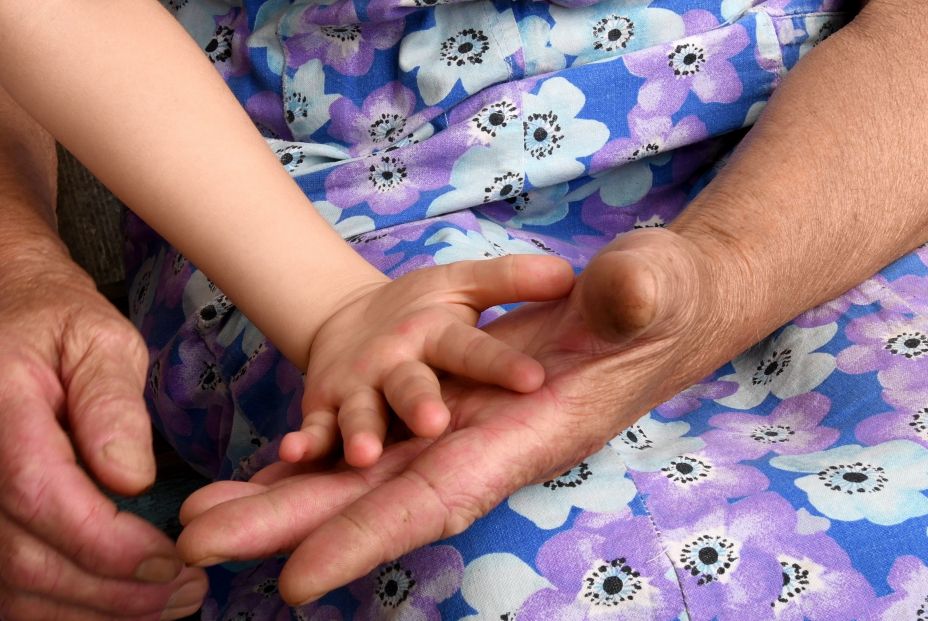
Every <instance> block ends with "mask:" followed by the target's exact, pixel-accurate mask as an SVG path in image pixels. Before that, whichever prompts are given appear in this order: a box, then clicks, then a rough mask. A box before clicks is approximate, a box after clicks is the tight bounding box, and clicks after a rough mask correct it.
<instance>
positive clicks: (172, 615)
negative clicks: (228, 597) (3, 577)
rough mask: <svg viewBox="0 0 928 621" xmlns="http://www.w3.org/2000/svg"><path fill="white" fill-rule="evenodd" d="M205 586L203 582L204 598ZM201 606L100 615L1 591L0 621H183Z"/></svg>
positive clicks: (84, 609)
mask: <svg viewBox="0 0 928 621" xmlns="http://www.w3.org/2000/svg"><path fill="white" fill-rule="evenodd" d="M205 592H206V587H205V580H204V587H203V595H205ZM202 599H203V596H200V601H201V603H197V604H191V605H187V606H172V607H171V608H169V609H166V610H164V611H163V612H152V613H148V614H143V615H129V614H111V613H99V612H96V611H94V610H90V609H87V608H84V607H82V606H74V605H71V604H67V603H64V602H58V601H54V600H49V599H46V598H41V597H36V596H33V595H29V594H25V593H20V592H17V591H9V590H5V589H0V619H3V620H4V621H36V619H41V620H42V621H121V620H125V621H130V620H131V621H170V620H173V619H183V618H184V617H188V616H190V615H192V614H193V613H195V612H196V611H197V610H199V609H200V606H201V605H202Z"/></svg>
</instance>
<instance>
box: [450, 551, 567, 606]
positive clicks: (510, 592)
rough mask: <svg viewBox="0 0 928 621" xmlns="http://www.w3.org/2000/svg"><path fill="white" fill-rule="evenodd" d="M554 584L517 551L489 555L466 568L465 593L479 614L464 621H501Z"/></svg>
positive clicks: (462, 585) (465, 598) (463, 589)
mask: <svg viewBox="0 0 928 621" xmlns="http://www.w3.org/2000/svg"><path fill="white" fill-rule="evenodd" d="M550 586H551V583H550V582H548V580H546V579H545V578H543V577H542V576H539V575H538V574H537V573H535V570H534V569H532V568H531V567H529V566H528V565H527V564H526V563H525V562H524V561H522V560H521V559H520V558H519V557H517V556H515V555H513V554H508V553H494V554H485V555H483V556H480V557H478V558H477V559H475V560H473V561H471V562H470V563H468V565H467V567H465V568H464V580H463V582H462V584H461V595H462V596H463V597H464V601H466V602H467V603H468V604H469V605H470V607H471V608H474V609H475V610H477V614H476V615H470V616H467V617H464V618H463V619H462V621H499V619H500V618H502V617H503V616H504V615H506V614H507V613H509V614H513V613H515V612H516V611H517V610H519V608H521V607H522V604H524V603H525V601H526V600H527V599H528V598H529V597H531V596H532V595H533V594H535V593H536V592H537V591H540V590H541V589H545V588H548V587H550Z"/></svg>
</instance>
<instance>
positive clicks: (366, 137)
mask: <svg viewBox="0 0 928 621" xmlns="http://www.w3.org/2000/svg"><path fill="white" fill-rule="evenodd" d="M415 106H416V95H415V93H413V92H412V91H411V90H410V89H408V88H406V87H405V86H403V85H402V84H400V83H399V82H390V83H388V84H386V85H384V86H382V87H380V88H378V89H377V90H375V91H374V92H373V93H371V94H370V95H368V96H367V98H366V99H365V100H364V103H363V104H361V107H360V108H358V107H357V106H356V105H355V104H354V103H353V102H352V101H351V100H350V99H349V98H347V97H340V98H339V99H338V100H336V101H335V102H334V103H333V104H332V105H331V107H330V108H329V114H331V116H332V124H331V126H330V127H329V134H330V135H331V136H332V137H333V138H337V139H338V140H340V141H341V142H342V143H343V144H345V145H347V146H348V149H349V152H350V153H351V155H352V156H355V157H357V156H358V155H366V154H368V153H373V152H376V151H382V150H384V149H388V148H389V147H392V146H394V145H396V144H397V143H401V144H402V143H403V142H406V141H408V140H409V139H410V138H412V137H413V135H414V133H420V134H421V133H422V131H421V130H422V129H423V128H424V126H425V125H426V124H427V123H428V120H429V118H431V117H432V116H434V112H433V111H432V109H426V110H423V111H422V112H419V113H418V114H413V113H412V112H413V109H414V108H415ZM417 130H419V131H418V132H417ZM426 133H428V134H430V133H431V127H430V126H429V128H428V131H427V132H426Z"/></svg>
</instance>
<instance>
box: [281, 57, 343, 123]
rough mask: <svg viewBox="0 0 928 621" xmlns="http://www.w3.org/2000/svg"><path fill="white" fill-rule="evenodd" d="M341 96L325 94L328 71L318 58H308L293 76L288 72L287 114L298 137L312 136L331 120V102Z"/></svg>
mask: <svg viewBox="0 0 928 621" xmlns="http://www.w3.org/2000/svg"><path fill="white" fill-rule="evenodd" d="M338 97H339V96H338V95H335V94H331V95H326V94H325V73H324V72H323V71H322V62H321V61H320V60H318V59H315V58H314V59H311V60H309V61H307V62H306V63H305V64H304V65H303V66H301V67H300V68H299V69H297V72H296V73H295V74H294V75H293V77H292V78H288V77H286V76H284V114H285V115H286V117H287V124H288V125H289V126H290V131H292V132H293V136H294V138H297V139H305V138H309V136H310V135H312V133H313V132H315V131H316V130H317V129H319V128H320V127H322V126H323V125H325V124H326V123H328V121H329V106H331V105H332V102H334V101H335V100H336V99H338Z"/></svg>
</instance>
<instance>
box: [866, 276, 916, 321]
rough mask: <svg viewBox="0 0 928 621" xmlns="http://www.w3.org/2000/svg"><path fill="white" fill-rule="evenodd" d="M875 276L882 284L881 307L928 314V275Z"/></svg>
mask: <svg viewBox="0 0 928 621" xmlns="http://www.w3.org/2000/svg"><path fill="white" fill-rule="evenodd" d="M877 278H879V279H880V282H881V283H882V284H883V286H884V289H883V295H882V297H881V298H880V305H881V306H882V307H883V308H889V309H892V310H898V311H901V312H906V311H911V312H913V313H917V314H919V315H923V316H928V277H925V276H916V275H914V274H906V275H905V276H902V277H901V278H897V279H896V280H887V279H885V278H883V277H880V276H878V277H877Z"/></svg>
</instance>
